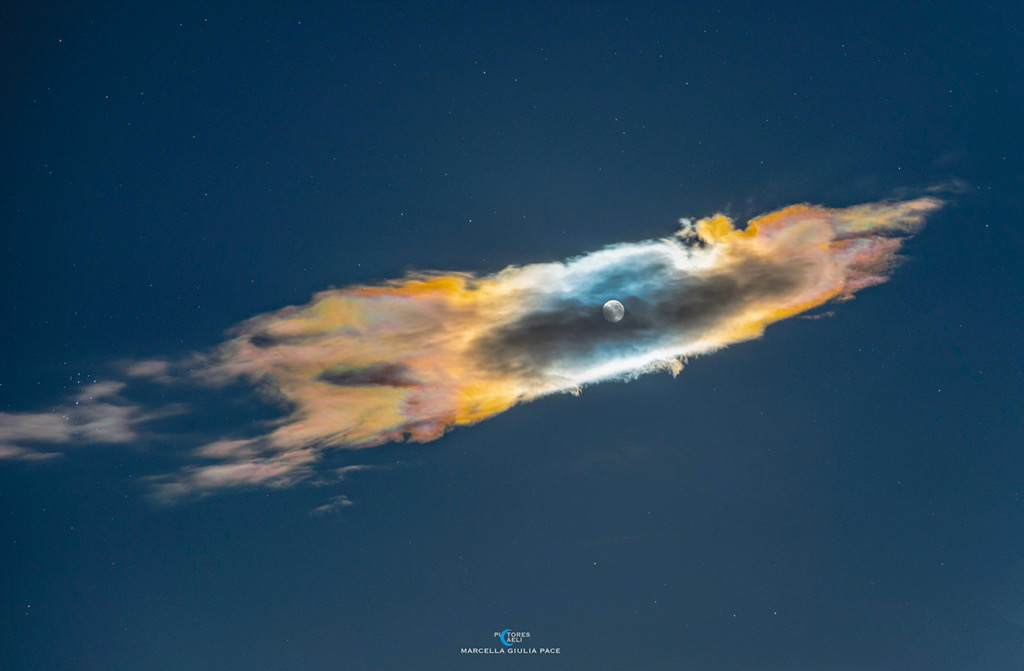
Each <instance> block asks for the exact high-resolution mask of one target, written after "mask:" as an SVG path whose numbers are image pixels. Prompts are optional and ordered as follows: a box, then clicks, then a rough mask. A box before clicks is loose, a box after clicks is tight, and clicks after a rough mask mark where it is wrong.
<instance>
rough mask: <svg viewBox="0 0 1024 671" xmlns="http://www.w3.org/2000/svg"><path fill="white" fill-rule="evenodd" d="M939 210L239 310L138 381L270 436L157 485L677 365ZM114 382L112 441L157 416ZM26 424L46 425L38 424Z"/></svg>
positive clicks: (853, 284) (91, 415) (820, 290)
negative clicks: (249, 395)
mask: <svg viewBox="0 0 1024 671" xmlns="http://www.w3.org/2000/svg"><path fill="white" fill-rule="evenodd" d="M940 206H941V202H940V201H938V200H936V199H933V198H920V199H916V200H908V201H901V202H883V203H872V204H865V205H858V206H855V207H849V208H844V209H829V208H824V207H817V206H811V205H794V206H791V207H787V208H785V209H782V210H778V211H776V212H772V213H770V214H767V215H764V216H761V217H758V218H756V219H754V220H752V221H750V222H749V223H748V225H747V226H746V227H745V228H744V229H742V230H740V229H737V228H736V227H734V225H733V223H732V221H731V220H730V219H729V218H727V217H725V216H724V215H716V216H713V217H709V218H706V219H701V220H699V221H696V222H690V221H685V220H684V221H683V226H682V228H681V229H680V230H679V231H678V232H677V233H675V234H674V235H671V236H669V237H666V238H662V239H659V240H649V241H644V242H636V243H624V244H619V245H614V246H611V247H607V248H605V249H602V250H600V251H597V252H592V253H590V254H585V255H583V256H579V257H577V258H573V259H569V260H567V261H564V262H559V263H543V264H534V265H528V266H522V267H509V268H506V269H505V270H502V271H501V272H499V273H497V274H494V275H490V276H476V275H473V274H469V273H422V274H415V275H411V276H408V277H406V278H404V279H401V280H395V281H392V282H388V283H386V284H383V285H379V286H352V287H347V288H344V289H336V290H331V291H325V292H321V293H319V294H316V295H315V296H314V297H313V300H312V301H311V302H310V303H308V304H306V305H302V306H296V307H289V308H285V309H283V310H279V311H277V312H271V313H267V314H263V315H259V316H256V317H253V318H252V319H249V320H248V321H246V322H244V323H242V324H241V325H239V326H238V327H237V328H236V329H235V330H234V331H233V332H232V333H231V334H230V338H229V339H228V340H227V341H225V342H224V343H223V344H222V345H221V346H220V347H219V348H217V349H216V350H215V351H213V352H212V353H209V354H205V355H197V357H193V358H192V359H191V360H190V365H189V368H190V372H188V373H182V372H181V371H183V370H184V369H185V367H184V366H182V365H181V363H180V362H178V363H174V362H169V361H167V362H165V361H147V362H139V363H136V364H134V365H133V366H131V367H130V369H128V371H127V376H126V377H127V378H128V380H129V381H131V380H136V381H138V380H147V381H149V382H150V383H161V384H178V385H180V384H200V385H203V386H211V385H214V386H216V385H223V384H228V383H233V382H238V381H246V382H248V383H252V384H254V385H257V386H258V388H260V389H261V390H262V391H263V392H264V394H265V395H266V396H267V397H269V398H272V399H273V400H274V401H275V402H277V403H279V404H280V405H281V407H283V408H284V409H285V411H286V414H285V416H284V417H283V418H281V419H280V420H278V421H277V422H276V423H274V424H273V425H271V426H269V427H268V429H267V430H266V432H265V433H262V434H260V435H256V436H248V437H239V436H222V437H219V438H218V439H216V440H212V441H210V442H206V443H205V444H203V445H200V446H199V447H197V448H195V449H194V450H193V451H192V452H190V456H189V463H187V464H186V465H185V466H184V467H182V468H181V469H180V470H177V471H175V472H173V473H171V474H169V475H165V476H159V477H156V478H154V480H153V481H154V483H155V484H156V485H157V487H158V489H159V490H160V492H161V493H162V494H163V495H165V496H175V495H181V494H190V493H196V492H204V491H211V490H215V489H218V488H222V487H226V486H235V485H245V484H249V485H257V484H261V485H276V486H286V485H289V484H292V483H294V482H298V481H301V480H306V479H310V478H312V477H314V476H318V477H319V475H321V474H318V469H317V462H319V461H320V460H321V458H322V456H323V454H324V452H325V451H327V450H330V449H339V448H362V447H368V446H373V445H380V444H382V443H386V442H391V441H401V440H411V441H417V442H425V441H429V440H433V439H435V438H438V437H439V436H441V435H442V434H443V433H444V432H445V431H447V430H448V429H450V428H452V427H454V426H458V425H463V424H472V423H474V422H478V421H480V420H483V419H486V418H487V417H490V416H492V415H494V414H496V413H499V412H502V411H504V410H507V409H508V408H510V407H511V406H513V405H515V404H516V403H520V402H525V401H530V400H533V399H535V398H538V397H540V396H545V395H547V394H553V393H559V392H572V393H577V392H579V390H580V389H581V388H582V387H584V386H585V385H588V384H593V383H596V382H600V381H604V380H624V379H630V378H634V377H636V376H639V375H642V374H644V373H648V372H652V371H657V370H667V371H671V372H673V373H677V372H679V370H680V369H681V367H682V363H683V361H684V360H685V359H686V358H687V357H690V356H694V355H698V354H703V353H706V352H711V351H714V350H716V349H719V348H721V347H725V346H726V345H729V344H731V343H735V342H739V341H742V340H747V339H750V338H755V337H758V336H760V335H761V334H762V333H763V331H764V329H765V327H766V326H767V325H768V324H770V323H772V322H774V321H778V320H780V319H784V318H786V317H789V316H792V315H795V314H797V313H800V312H803V311H805V310H808V309H811V308H814V307H817V306H820V305H822V304H823V303H826V302H828V301H830V300H841V299H848V298H850V297H852V296H853V294H854V293H855V292H857V291H858V290H860V289H863V288H865V287H868V286H871V285H874V284H878V283H880V282H884V281H885V280H886V279H887V278H888V274H889V272H890V270H891V269H892V267H893V265H894V263H895V260H896V254H897V252H898V250H899V248H900V245H901V243H902V241H903V240H904V239H905V238H906V237H907V236H909V235H910V234H913V233H914V232H916V231H917V230H918V229H919V228H920V226H921V225H922V224H923V222H924V219H925V217H926V216H927V215H928V214H929V213H931V212H932V211H934V210H935V209H937V208H938V207H940ZM610 299H615V300H618V301H620V302H621V303H622V305H623V306H624V308H625V312H624V315H625V316H624V317H623V318H622V319H621V321H617V322H609V321H608V320H606V319H605V318H604V316H603V313H602V307H603V306H604V304H605V303H606V302H607V301H608V300H610ZM197 364H198V365H197ZM114 393H117V394H124V393H126V392H122V391H121V387H120V386H118V387H116V388H115V387H111V386H109V385H108V387H106V388H104V395H103V398H102V400H101V401H97V402H95V403H94V404H92V405H89V404H87V407H86V408H82V406H77V407H78V408H79V410H78V412H80V413H85V414H83V417H85V418H86V419H85V420H84V421H87V422H88V423H87V424H86V425H85V426H84V427H83V428H88V427H89V426H92V427H93V428H94V429H95V428H96V427H97V426H100V424H97V422H98V421H100V420H98V419H97V417H96V414H97V413H99V412H100V410H101V409H102V408H108V409H109V408H114V409H115V410H116V412H114V413H113V415H112V419H111V422H113V423H114V426H116V429H117V433H116V434H113V435H114V436H115V438H116V440H115V441H114V442H125V441H127V440H131V439H132V437H133V436H134V435H136V434H137V432H138V431H139V425H140V424H141V423H143V422H145V421H146V418H147V417H151V416H153V414H154V411H152V410H149V411H147V410H146V409H145V408H144V407H141V406H137V405H133V404H132V403H130V402H129V401H128V400H127V399H126V398H120V399H119V400H118V399H113V400H112V399H111V398H110V396H111V394H114ZM90 408H91V409H90ZM179 410H180V409H179ZM156 414H160V413H159V412H156ZM72 421H73V420H71V419H68V422H72ZM33 426H38V427H39V428H40V430H41V431H42V430H43V429H45V431H46V432H45V435H40V436H34V435H33ZM103 435H106V436H107V437H108V438H109V436H110V435H111V434H110V430H109V426H108V431H107V434H101V435H99V436H98V437H97V439H96V440H95V441H92V442H110V441H109V440H108V441H104V440H103ZM70 437H73V438H74V440H75V441H77V442H79V443H80V442H90V439H89V438H88V437H86V438H83V437H82V436H81V435H80V432H79V433H76V432H75V431H73V430H71V431H55V430H54V427H53V421H52V418H51V419H50V420H46V419H45V418H43V417H42V416H41V415H40V413H23V414H8V415H0V459H2V458H5V457H6V458H9V459H43V458H46V457H47V456H50V455H52V454H54V453H55V448H56V449H59V443H60V442H61V441H62V440H65V439H69V438H70ZM41 445H42V446H41ZM47 445H48V447H47Z"/></svg>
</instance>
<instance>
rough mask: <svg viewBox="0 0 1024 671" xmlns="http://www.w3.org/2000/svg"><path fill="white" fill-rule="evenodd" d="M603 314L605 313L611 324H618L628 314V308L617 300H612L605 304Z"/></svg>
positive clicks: (602, 309)
mask: <svg viewBox="0 0 1024 671" xmlns="http://www.w3.org/2000/svg"><path fill="white" fill-rule="evenodd" d="M601 312H603V313H604V318H605V319H607V320H608V321H610V322H617V321H619V320H621V319H622V318H623V317H624V316H625V314H626V308H624V307H623V306H622V303H620V302H618V301H617V300H610V301H608V302H607V303H605V304H604V307H603V308H601Z"/></svg>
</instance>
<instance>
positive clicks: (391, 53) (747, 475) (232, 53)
mask: <svg viewBox="0 0 1024 671" xmlns="http://www.w3.org/2000/svg"><path fill="white" fill-rule="evenodd" d="M0 26H2V27H3V35H4V37H3V39H0V51H2V59H3V62H4V63H5V65H6V67H4V68H3V69H2V73H0V91H2V99H3V102H4V104H3V105H2V106H0V115H2V116H0V129H2V130H0V152H2V154H0V155H2V156H3V163H4V166H5V167H6V169H5V171H4V179H3V180H2V182H0V216H2V221H3V229H2V230H3V236H2V244H0V286H2V287H3V291H2V292H0V310H2V311H0V314H2V315H3V317H2V324H3V329H2V334H3V335H2V340H0V343H2V347H0V412H3V413H7V414H8V415H13V414H16V413H25V412H33V413H53V414H55V415H60V413H61V412H62V409H61V407H60V406H61V404H62V403H64V402H65V400H66V399H67V398H68V396H69V395H71V394H74V393H75V392H76V389H77V388H78V387H79V386H80V385H81V384H87V383H88V382H90V381H92V380H94V379H103V378H104V377H105V376H106V375H108V374H109V372H110V370H111V367H112V366H115V365H116V364H117V362H119V361H126V360H145V359H149V358H153V357H184V356H188V355H189V353H191V352H195V351H204V350H208V349H210V348H212V347H215V346H217V344H218V343H220V342H221V341H222V340H223V339H224V334H225V332H226V331H228V329H230V328H232V327H233V326H234V325H236V324H237V323H239V322H240V321H242V320H245V319H247V318H249V317H251V316H253V315H255V314H259V313H264V312H268V311H271V310H277V309H279V308H282V307H284V306H287V305H296V304H302V303H305V302H307V301H308V300H309V298H310V296H311V295H312V294H313V293H314V292H317V291H321V290H323V289H326V288H328V287H332V286H333V287H342V286H346V285H350V284H357V283H358V284H373V283H377V282H380V281H383V280H386V279H388V278H394V277H400V276H402V275H403V274H405V273H406V272H408V271H412V270H417V269H443V270H465V271H473V272H480V273H491V272H495V271H498V270H500V269H502V268H503V267H505V266H507V265H509V264H524V263H535V262H544V261H553V260H559V259H563V258H566V257H571V256H574V255H577V254H581V253H584V252H587V251H590V250H595V249H599V248H601V247H602V246H604V245H608V244H611V243H616V242H621V241H635V240H642V239H647V238H652V237H660V236H664V235H668V234H670V233H672V232H673V231H674V230H675V228H676V227H677V225H678V220H679V218H680V217H700V216H705V215H710V214H713V213H715V212H719V211H722V212H726V213H728V214H730V215H731V216H733V217H735V218H736V219H738V220H740V221H743V220H745V219H747V218H750V217H753V216H756V215H758V214H761V213H764V212H768V211H770V210H774V209H777V208H780V207H783V206H785V205H789V204H792V203H800V202H812V203H820V204H822V205H826V206H830V207H845V206H848V205H853V204H856V203H861V202H868V201H879V200H885V199H894V198H906V197H915V196H919V195H921V194H923V193H926V192H927V190H928V189H930V188H940V189H941V192H942V196H943V197H944V198H946V200H947V201H948V204H947V206H946V207H945V208H944V209H942V210H941V211H939V212H937V213H936V214H934V215H933V216H932V217H930V218H929V221H928V224H927V226H926V227H925V228H924V230H923V231H921V232H920V233H919V234H918V235H917V236H916V237H914V238H913V239H912V240H910V241H909V242H908V243H907V244H906V245H905V247H904V249H903V254H904V256H905V257H906V260H905V262H904V263H903V264H902V265H901V266H900V267H899V268H898V270H897V271H896V273H895V275H894V277H893V279H892V281H890V282H889V283H887V284H884V285H881V286H879V287H872V288H869V289H866V290H864V291H862V292H861V293H859V294H858V295H857V298H856V300H853V301H851V302H846V303H843V304H839V305H836V306H835V307H834V309H835V315H834V316H832V317H831V318H825V319H816V320H804V319H790V320H788V321H784V322H781V323H779V324H776V325H773V326H770V327H769V328H768V330H767V333H766V334H765V337H763V338H761V339H758V340H754V341H751V342H746V343H741V344H738V345H735V346H732V347H730V348H728V349H725V350H723V351H721V352H718V353H715V354H713V355H710V356H708V357H702V358H698V359H696V360H694V361H691V362H690V364H689V365H688V366H687V367H686V369H685V370H684V371H683V372H682V374H680V375H679V376H678V377H677V378H672V377H670V376H668V375H652V376H646V377H643V378H641V379H639V380H636V381H633V382H630V383H629V384H619V383H606V384H602V385H597V386H593V387H589V388H587V389H586V390H584V392H583V394H582V395H581V396H579V397H573V396H561V395H560V396H552V397H549V398H546V399H541V400H539V401H536V402H533V403H530V404H527V405H522V406H519V407H517V408H514V409H512V410H510V411H509V412H506V413H504V414H501V415H498V416H496V417H494V418H492V419H490V420H488V421H486V422H483V423H480V424H478V425H475V426H471V427H468V428H467V427H463V428H459V429H456V430H454V431H453V432H452V433H450V434H448V435H446V436H445V437H443V438H441V439H439V440H437V441H435V442H431V443H428V444H422V445H420V444H397V445H396V444H390V445H384V446H380V447H373V448H368V449H365V450H358V451H352V452H345V451H341V452H335V453H332V456H331V459H332V461H331V463H330V464H329V465H330V466H332V467H335V468H343V467H345V466H348V465H354V464H365V465H372V466H374V468H371V469H366V470H357V469H350V471H348V472H347V473H348V474H347V475H346V477H345V478H344V479H343V480H341V481H340V482H332V483H329V484H322V485H319V486H317V485H316V484H315V483H311V482H309V481H306V482H303V483H300V484H297V485H295V486H292V487H278V488H269V489H268V488H265V487H252V488H238V489H234V490H231V491H226V492H220V493H217V494H216V495H213V496H207V497H204V498H201V499H199V500H190V501H185V502H181V503H179V504H176V505H163V504H159V503H157V502H154V501H153V500H152V498H151V497H150V496H149V495H148V487H147V484H146V478H147V477H149V476H152V475H154V474H159V473H165V472H167V471H168V469H173V468H175V467H176V464H177V463H178V460H179V459H180V457H181V452H182V449H183V445H184V444H185V442H187V440H188V439H189V437H190V436H193V437H194V436H195V435H199V434H203V433H206V432H211V431H215V430H216V427H218V426H221V425H223V424H232V425H236V426H237V425H238V423H239V422H241V424H242V425H243V426H249V425H254V423H256V422H257V421H260V420H263V419H265V417H266V415H267V413H268V408H267V407H266V406H265V405H264V404H261V403H260V402H258V401H256V400H254V399H253V398H251V394H248V395H247V394H246V393H245V392H244V390H239V389H235V388H233V387H225V388H220V389H216V390H207V391H206V392H205V394H204V395H203V396H202V398H201V400H200V401H199V403H200V404H201V406H202V410H203V412H202V413H199V414H198V415H196V416H181V417H168V418H166V419H164V420H162V421H163V424H162V425H161V430H162V431H164V432H166V433H165V434H164V437H161V438H160V439H159V440H156V439H154V440H146V439H144V438H141V439H139V440H137V441H130V442H128V443H122V444H116V445H110V446H96V445H78V446H72V447H71V448H70V449H69V450H64V451H65V452H66V453H65V454H64V456H62V457H60V458H57V459H48V460H41V461H32V460H24V459H16V458H10V459H5V460H0V669H3V670H4V671H21V670H35V669H40V670H49V669H73V670H82V671H85V670H89V671H91V670H96V671H109V670H111V669H145V670H161V669H167V670H172V669H173V670H179V669H211V670H213V669H217V670H234V669H238V670H246V671H249V670H252V671H256V670H264V669H266V670H271V669H275V670H276V669H296V670H316V671H319V670H323V671H334V670H341V669H437V670H442V669H443V670H447V669H488V668H497V667H503V668H504V667H505V666H507V665H510V666H511V667H514V668H522V669H527V668H529V669H533V668H564V669H658V670H661V669H665V670H668V669H690V670H693V671H732V670H739V669H763V670H777V671H802V670H807V671H811V670H826V671H832V670H835V671H854V670H893V671H916V670H922V671H924V670H946V669H948V670H974V669H977V670H984V671H990V670H991V671H1003V670H1006V671H1016V670H1019V669H1021V668H1024V501H1022V497H1024V450H1022V445H1024V425H1022V421H1024V381H1022V368H1024V349H1022V342H1024V338H1022V331H1024V230H1022V228H1021V221H1022V220H1024V205H1022V199H1021V194H1022V193H1024V151H1022V150H1024V146H1022V144H1024V140H1022V138H1024V133H1022V130H1024V129H1022V123H1021V110H1022V109H1024V84H1022V81H1024V80H1022V77H1021V73H1022V72H1024V32H1022V26H1024V11H1022V10H1021V8H1020V7H1019V6H1018V5H1016V4H1014V3H1010V2H1004V3H995V4H983V3H967V2H953V3H934V2H930V3H925V2H910V3H895V4H892V3H882V4H877V5H876V4H872V5H858V4H849V6H848V7H846V8H845V9H836V8H832V7H826V8H822V7H820V6H819V3H807V4H804V5H802V6H798V5H796V4H791V5H787V6H786V7H785V8H780V7H776V6H774V5H773V4H772V3H767V4H765V3H697V4H692V3H642V4H637V3H618V4H616V3H561V4H559V3H549V4H547V5H542V4H536V5H535V4H500V3H499V4H486V3H485V4H482V5H480V6H479V7H478V6H471V5H467V4H465V3H463V4H461V5H455V4H450V5H448V4H439V3H393V4H378V5H368V4H365V3H364V4H352V3H322V4H312V3H290V4H288V5H287V6H284V5H283V4H282V3H264V4H255V5H252V4H250V5H246V6H237V7H229V6H221V7H214V8H209V7H208V6H206V4H204V3H171V4H169V5H162V6H160V7H151V6H149V5H148V4H147V3H102V4H101V3H93V4H92V5H90V6H77V7H69V6H66V3H64V4H62V3H38V2H36V3H27V2H21V1H17V0H16V1H15V2H13V3H6V4H5V5H4V7H3V8H2V9H0ZM151 393H152V394H154V396H153V398H152V399H151V400H152V401H153V402H157V401H158V400H160V401H163V400H166V401H168V402H170V401H173V400H174V399H163V397H162V396H160V395H161V394H162V393H163V392H160V391H159V390H151ZM179 400H180V399H179ZM4 426H6V425H5V424H3V423H0V438H3V440H0V446H2V445H3V444H4V442H5V441H8V442H10V435H9V434H6V433H4ZM168 434H178V435H181V436H182V441H184V442H182V443H180V444H179V443H177V442H175V441H174V440H168V439H166V437H165V436H166V435H168ZM0 454H2V452H0ZM332 502H333V504H335V505H332ZM323 506H327V507H328V508H330V509H329V510H327V512H326V513H324V514H311V512H312V511H315V510H316V509H318V508H321V507H323ZM505 629H512V630H513V631H522V632H530V633H531V636H530V638H529V639H528V640H527V642H526V644H524V645H527V647H529V646H533V647H536V648H541V647H545V648H558V649H560V652H559V653H558V654H557V655H556V654H539V653H538V654H520V655H518V658H517V659H506V658H505V657H508V656H509V655H508V654H506V655H504V656H502V657H499V656H498V655H493V654H488V655H479V654H465V653H462V652H461V650H462V649H463V648H496V649H501V648H502V646H501V643H500V642H499V641H498V640H497V639H496V638H494V632H500V631H502V630H505ZM517 645H519V644H517Z"/></svg>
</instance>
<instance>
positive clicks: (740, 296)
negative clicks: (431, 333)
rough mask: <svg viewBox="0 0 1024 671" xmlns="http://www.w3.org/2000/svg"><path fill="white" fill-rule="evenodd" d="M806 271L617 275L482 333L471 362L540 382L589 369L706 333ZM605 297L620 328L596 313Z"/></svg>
mask: <svg viewBox="0 0 1024 671" xmlns="http://www.w3.org/2000/svg"><path fill="white" fill-rule="evenodd" d="M806 271H807V269H806V268H802V267H801V266H800V265H799V264H796V263H793V264H788V265H782V264H779V263H777V262H775V263H773V262H769V261H766V260H764V259H762V258H753V257H752V258H747V259H744V260H742V261H739V262H737V263H735V264H733V265H731V266H729V267H727V268H725V269H724V270H722V271H718V272H716V273H714V274H711V275H708V276H700V275H694V274H691V273H686V272H683V271H681V270H679V269H678V268H676V267H674V266H670V265H669V264H667V263H661V262H659V263H648V264H645V265H644V266H643V267H640V268H623V269H620V270H619V271H617V272H615V273H613V274H612V275H611V276H606V277H605V279H604V281H602V282H601V284H600V286H597V287H594V288H593V289H592V290H590V291H588V292H586V294H585V295H584V296H582V297H580V298H575V297H574V298H562V299H560V300H548V301H544V302H543V306H542V307H540V308H538V309H536V310H533V311H531V312H528V313H527V314H525V315H524V316H523V317H522V318H520V319H517V320H516V321H515V322H513V323H510V324H506V325H503V326H500V327H498V328H496V329H495V330H493V331H491V332H489V333H488V334H487V335H485V336H483V337H481V338H480V339H478V340H477V342H476V343H475V344H474V348H473V349H474V354H475V358H476V359H477V361H478V362H479V363H480V365H481V366H484V367H487V368H488V369H491V370H497V371H501V372H503V373H513V374H517V375H524V376H538V377H541V376H544V375H545V373H546V371H549V370H550V369H551V368H552V367H553V366H555V367H557V366H558V365H566V366H573V365H588V364H591V363H594V362H597V361H603V360H608V359H610V358H614V357H615V356H616V355H622V356H625V355H629V354H632V353H636V352H642V351H645V350H648V349H649V348H651V347H654V346H657V345H659V344H660V343H662V342H664V341H667V340H670V339H671V340H678V339H680V338H686V337H687V335H689V334H691V333H692V334H693V335H694V336H697V335H700V334H702V333H705V332H706V330H707V328H708V327H709V326H711V325H713V324H714V323H715V322H718V321H720V320H722V319H724V318H728V317H729V316H731V315H733V314H735V313H736V312H737V311H739V310H742V309H743V308H744V307H746V306H748V305H749V304H750V303H752V302H755V301H760V300H765V299H770V298H771V297H773V296H780V295H785V294H787V293H790V292H792V291H793V289H794V288H795V287H796V286H798V285H799V284H800V283H801V281H802V278H804V276H805V273H806ZM612 297H614V298H617V299H618V300H619V301H621V302H622V304H623V305H624V306H625V309H626V316H625V317H624V318H623V319H622V321H620V322H615V323H611V322H608V321H607V320H605V319H604V317H603V315H602V312H601V307H602V305H603V304H604V301H605V300H607V299H608V298H612ZM530 300H531V298H530V297H525V301H526V302H529V301H530ZM534 302H538V301H536V300H534Z"/></svg>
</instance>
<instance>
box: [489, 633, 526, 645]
mask: <svg viewBox="0 0 1024 671" xmlns="http://www.w3.org/2000/svg"><path fill="white" fill-rule="evenodd" d="M494 635H495V636H497V637H498V638H500V639H501V642H502V643H503V644H504V645H505V647H507V648H511V647H512V646H513V645H515V644H516V643H522V642H523V639H524V638H530V632H528V631H512V630H511V629H506V630H505V631H503V632H501V633H500V634H499V633H498V632H495V633H494Z"/></svg>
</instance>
